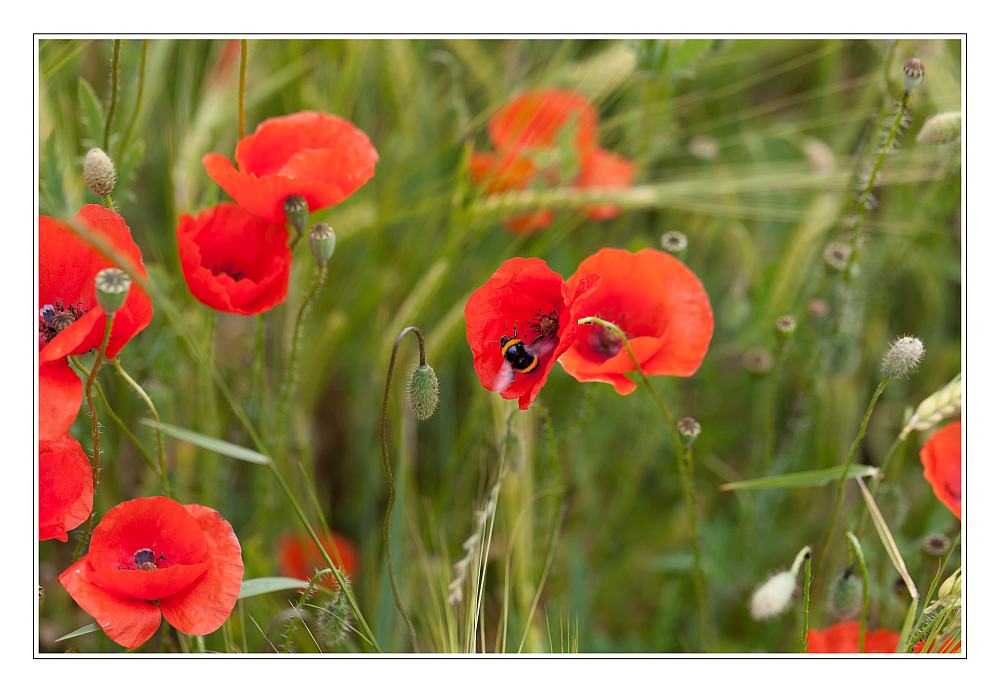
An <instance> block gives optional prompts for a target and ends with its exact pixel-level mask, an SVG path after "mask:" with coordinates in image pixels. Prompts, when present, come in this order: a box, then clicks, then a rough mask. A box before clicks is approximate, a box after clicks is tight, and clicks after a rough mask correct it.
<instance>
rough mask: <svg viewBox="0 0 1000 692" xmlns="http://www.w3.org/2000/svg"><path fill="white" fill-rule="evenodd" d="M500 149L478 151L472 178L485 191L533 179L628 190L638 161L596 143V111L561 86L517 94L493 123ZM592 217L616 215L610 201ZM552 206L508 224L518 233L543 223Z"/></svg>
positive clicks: (493, 191) (495, 144)
mask: <svg viewBox="0 0 1000 692" xmlns="http://www.w3.org/2000/svg"><path fill="white" fill-rule="evenodd" d="M488 130H489V135H490V141H491V142H492V144H493V147H494V149H495V152H496V153H490V152H475V153H474V154H473V156H472V160H471V162H470V171H471V174H472V178H473V180H475V181H476V182H477V183H480V184H481V185H483V189H484V190H485V192H486V193H487V194H498V193H502V192H506V191H508V190H520V189H524V188H527V187H529V186H530V185H532V184H534V183H541V184H544V185H547V186H554V185H559V184H560V183H562V184H571V185H573V186H574V187H578V188H586V189H624V188H628V187H629V186H631V184H632V179H633V177H634V175H635V165H634V164H633V163H632V162H630V161H627V160H626V159H623V158H621V157H619V156H616V155H615V154H612V153H611V152H608V151H605V150H603V149H601V148H599V147H598V146H597V111H596V109H595V108H594V107H593V106H592V105H591V104H590V103H589V102H588V101H587V100H586V99H585V98H584V97H583V96H581V95H580V94H577V93H576V92H573V91H567V90H563V89H553V88H544V89H536V90H533V91H529V92H526V93H524V94H521V95H520V96H517V97H516V98H514V99H512V100H511V101H510V102H508V103H507V104H506V105H505V106H504V107H503V108H501V109H500V110H499V111H497V113H496V114H494V116H493V117H492V118H491V119H490V123H489V128H488ZM587 215H588V216H589V217H590V218H591V219H594V220H601V219H610V218H613V217H615V216H617V215H618V208H617V207H615V206H614V205H610V204H602V205H598V206H595V207H591V208H589V209H588V210H587ZM553 218H554V214H553V213H552V212H551V211H549V210H539V211H536V212H532V213H530V214H523V215H520V216H515V217H512V218H510V219H508V220H507V226H508V228H510V229H511V230H512V231H514V232H517V233H530V232H533V231H537V230H540V229H542V228H545V227H546V226H548V225H549V224H550V223H552V220H553Z"/></svg>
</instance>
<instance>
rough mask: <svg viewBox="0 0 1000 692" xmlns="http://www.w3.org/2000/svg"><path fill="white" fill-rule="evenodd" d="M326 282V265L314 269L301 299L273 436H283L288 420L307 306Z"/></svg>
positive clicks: (297, 372) (296, 377)
mask: <svg viewBox="0 0 1000 692" xmlns="http://www.w3.org/2000/svg"><path fill="white" fill-rule="evenodd" d="M324 281H326V265H325V264H323V265H320V266H318V267H317V268H316V276H315V278H314V279H313V282H312V284H310V286H309V289H308V290H307V291H306V294H305V295H304V296H303V297H302V303H301V304H300V305H299V311H298V313H297V314H296V315H295V326H294V327H293V329H292V347H291V351H290V352H289V354H288V370H287V372H286V374H285V383H284V386H283V387H282V388H281V398H280V399H279V400H278V413H277V415H276V416H275V428H274V430H275V436H276V437H277V436H280V435H283V434H284V432H285V419H287V418H288V407H289V405H290V404H291V401H292V394H293V392H294V390H295V386H296V384H297V383H298V379H299V351H301V349H302V330H303V328H304V327H305V317H306V314H308V312H309V306H310V305H311V304H312V301H313V298H315V297H316V294H317V293H318V292H319V289H320V288H321V287H322V286H323V282H324Z"/></svg>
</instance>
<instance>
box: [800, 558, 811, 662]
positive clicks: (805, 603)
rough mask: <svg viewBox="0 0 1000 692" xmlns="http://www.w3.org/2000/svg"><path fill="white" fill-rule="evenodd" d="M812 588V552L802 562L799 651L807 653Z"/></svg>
mask: <svg viewBox="0 0 1000 692" xmlns="http://www.w3.org/2000/svg"><path fill="white" fill-rule="evenodd" d="M811 588H812V551H811V550H810V551H809V552H808V553H806V554H805V556H803V560H802V635H801V639H800V642H799V651H800V652H802V653H805V652H806V649H807V648H808V646H809V591H810V589H811Z"/></svg>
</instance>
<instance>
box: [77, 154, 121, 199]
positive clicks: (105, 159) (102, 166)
mask: <svg viewBox="0 0 1000 692" xmlns="http://www.w3.org/2000/svg"><path fill="white" fill-rule="evenodd" d="M83 179H84V180H85V181H87V187H89V188H90V189H91V190H92V191H93V192H94V194H95V195H98V196H99V197H104V196H106V195H110V194H111V192H112V190H114V189H115V182H117V180H118V172H117V171H116V170H115V163H114V161H112V160H111V157H110V156H108V155H107V154H106V153H104V150H103V149H98V148H97V147H94V148H93V149H91V150H90V151H88V152H87V155H86V156H85V157H84V158H83Z"/></svg>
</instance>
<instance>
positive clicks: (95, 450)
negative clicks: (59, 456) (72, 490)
mask: <svg viewBox="0 0 1000 692" xmlns="http://www.w3.org/2000/svg"><path fill="white" fill-rule="evenodd" d="M114 321H115V315H114V313H112V314H110V315H105V317H104V337H103V338H102V339H101V346H100V348H98V349H97V355H96V356H95V357H94V365H93V367H91V368H90V374H89V375H88V376H87V384H86V385H85V386H84V390H83V391H84V396H85V397H86V399H87V410H88V411H89V412H90V434H91V452H90V457H91V458H90V465H91V472H92V473H93V480H94V494H95V495H96V494H97V483H98V480H99V479H100V476H101V424H100V421H98V420H97V407H96V406H95V405H94V383H95V382H97V373H98V372H100V370H101V365H103V364H104V352H105V351H107V350H108V342H109V341H110V340H111V325H112V324H114ZM96 517H97V513H96V512H94V511H91V512H90V517H89V518H88V519H87V527H86V528H85V529H84V531H83V535H82V536H80V542H79V543H77V544H76V549H75V550H74V551H73V562H76V561H77V560H79V559H80V554H81V553H82V551H83V546H84V545H85V544H86V543H87V540H88V538H89V537H90V534H91V532H93V530H94V520H95V519H96Z"/></svg>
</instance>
